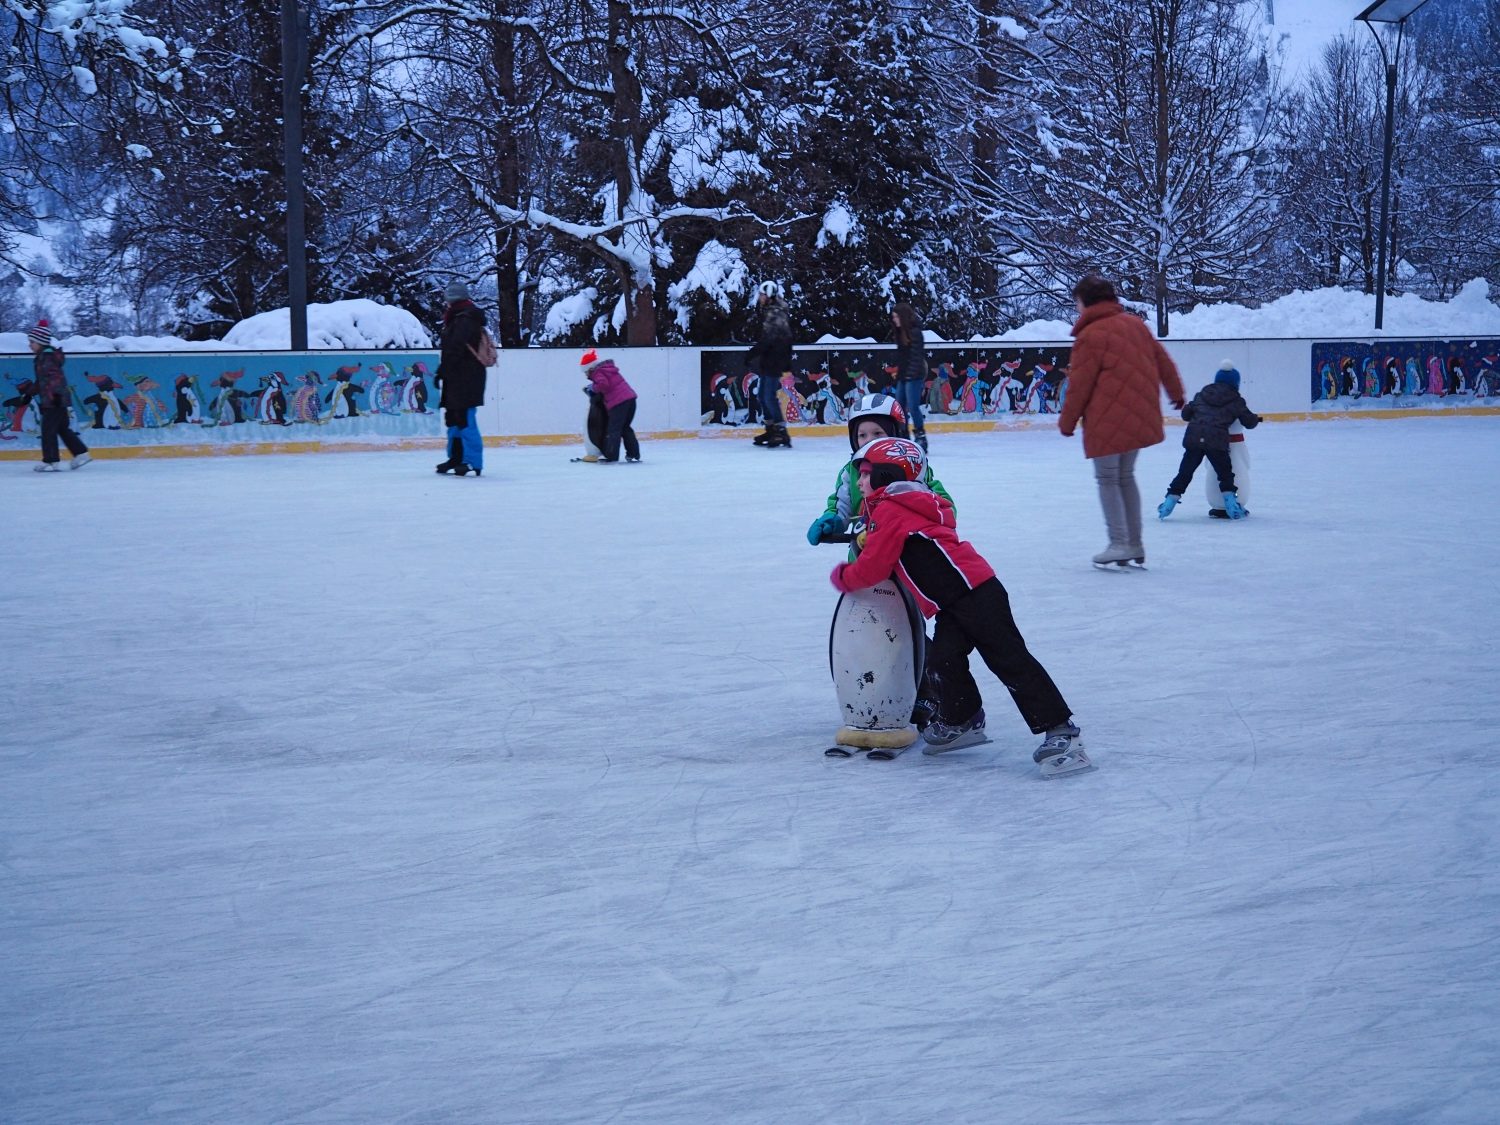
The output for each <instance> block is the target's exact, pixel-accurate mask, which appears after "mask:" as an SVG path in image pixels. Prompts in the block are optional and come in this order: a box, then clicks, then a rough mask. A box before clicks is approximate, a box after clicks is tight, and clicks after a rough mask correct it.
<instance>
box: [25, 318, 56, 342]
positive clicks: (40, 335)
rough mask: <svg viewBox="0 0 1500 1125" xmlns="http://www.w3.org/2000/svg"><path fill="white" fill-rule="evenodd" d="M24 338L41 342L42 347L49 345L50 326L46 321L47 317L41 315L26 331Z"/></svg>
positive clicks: (50, 338) (50, 339)
mask: <svg viewBox="0 0 1500 1125" xmlns="http://www.w3.org/2000/svg"><path fill="white" fill-rule="evenodd" d="M26 338H27V339H28V340H31V341H33V342H35V343H38V344H41V345H42V347H44V348H45V347H50V346H51V344H52V326H51V325H49V324H48V323H47V318H46V317H43V318H42V319H41V320H39V321H37V322H36V327H35V328H33V329H32V330H31V331H30V332H28V333H26Z"/></svg>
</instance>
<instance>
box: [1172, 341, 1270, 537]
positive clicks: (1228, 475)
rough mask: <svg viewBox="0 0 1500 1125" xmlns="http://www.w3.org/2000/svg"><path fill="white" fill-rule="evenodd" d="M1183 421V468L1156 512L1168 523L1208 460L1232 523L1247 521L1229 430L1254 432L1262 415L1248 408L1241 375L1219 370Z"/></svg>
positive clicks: (1229, 369) (1228, 368) (1184, 413)
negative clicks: (1240, 428) (1236, 480)
mask: <svg viewBox="0 0 1500 1125" xmlns="http://www.w3.org/2000/svg"><path fill="white" fill-rule="evenodd" d="M1182 417H1183V420H1184V421H1185V422H1187V424H1188V427H1187V433H1186V434H1184V435H1183V438H1182V448H1183V454H1182V464H1181V465H1179V466H1178V467H1177V475H1176V476H1175V477H1173V478H1172V483H1171V484H1169V485H1167V495H1166V498H1165V499H1164V500H1162V502H1161V504H1160V505H1158V506H1157V509H1156V514H1157V516H1158V517H1160V518H1161V519H1166V518H1167V517H1168V516H1170V515H1171V514H1172V509H1173V508H1175V507H1177V501H1179V500H1181V499H1182V494H1183V493H1184V492H1186V491H1187V486H1188V485H1190V484H1192V483H1193V474H1194V473H1195V472H1197V471H1198V466H1199V465H1201V464H1203V461H1204V458H1207V459H1208V463H1209V464H1210V465H1212V466H1213V468H1214V472H1215V473H1217V474H1218V476H1219V491H1220V492H1221V493H1222V494H1223V496H1224V513H1225V514H1226V515H1227V516H1228V517H1229V518H1230V519H1232V520H1238V519H1244V517H1245V516H1246V515H1248V513H1247V512H1246V511H1245V508H1244V505H1242V504H1241V503H1240V501H1239V497H1238V495H1237V494H1236V490H1235V484H1234V466H1233V465H1232V464H1231V462H1230V460H1229V427H1230V426H1232V425H1233V424H1234V423H1236V422H1238V423H1239V424H1240V425H1242V426H1244V427H1245V428H1246V429H1247V430H1253V429H1255V427H1256V426H1258V425H1260V415H1259V414H1256V413H1255V412H1254V411H1252V410H1251V409H1250V408H1249V407H1248V406H1246V405H1245V400H1244V399H1243V398H1242V397H1241V396H1240V373H1239V372H1238V371H1236V370H1235V369H1234V368H1233V367H1232V366H1230V365H1229V364H1227V363H1226V364H1225V365H1224V366H1223V367H1221V368H1219V371H1218V374H1216V375H1215V376H1214V381H1213V382H1212V383H1210V384H1209V385H1208V386H1206V387H1204V388H1203V389H1202V390H1201V391H1199V392H1198V393H1197V394H1196V395H1194V396H1193V401H1192V402H1190V403H1188V404H1187V405H1186V406H1184V407H1183V408H1182Z"/></svg>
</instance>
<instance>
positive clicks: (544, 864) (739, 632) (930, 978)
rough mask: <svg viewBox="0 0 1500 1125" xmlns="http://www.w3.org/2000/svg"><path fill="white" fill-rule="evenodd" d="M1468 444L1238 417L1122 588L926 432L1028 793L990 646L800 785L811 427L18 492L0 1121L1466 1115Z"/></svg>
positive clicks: (1486, 532)
mask: <svg viewBox="0 0 1500 1125" xmlns="http://www.w3.org/2000/svg"><path fill="white" fill-rule="evenodd" d="M1495 427H1496V421H1495V419H1493V418H1442V419H1415V420H1409V421H1382V422H1373V421H1372V422H1348V421H1342V422H1325V423H1304V424H1300V425H1297V424H1284V425H1267V426H1265V427H1263V428H1261V429H1260V430H1258V431H1256V432H1254V433H1252V434H1251V435H1250V436H1249V440H1250V441H1251V442H1252V443H1253V450H1254V470H1253V471H1254V474H1255V479H1254V493H1255V502H1254V504H1253V505H1252V515H1251V518H1250V519H1248V520H1246V521H1244V522H1242V523H1225V522H1220V521H1210V520H1209V519H1208V518H1207V513H1206V505H1204V503H1203V501H1202V499H1201V493H1200V491H1199V490H1198V488H1197V487H1196V486H1195V488H1194V489H1193V490H1191V491H1190V492H1189V493H1188V497H1187V500H1186V501H1185V502H1184V504H1183V505H1182V507H1180V508H1179V509H1178V511H1177V513H1176V514H1175V515H1174V516H1173V517H1172V518H1171V519H1170V520H1169V521H1167V522H1165V523H1158V522H1157V521H1156V520H1155V519H1154V518H1153V519H1150V520H1149V526H1148V527H1147V529H1146V545H1147V551H1148V553H1149V556H1150V565H1151V569H1150V570H1149V571H1147V572H1145V573H1101V572H1098V571H1096V570H1094V569H1093V568H1091V567H1090V566H1089V564H1088V557H1089V555H1090V554H1092V553H1093V552H1094V551H1096V550H1098V549H1099V548H1100V547H1102V546H1103V542H1104V536H1103V527H1102V520H1101V517H1100V515H1099V512H1098V505H1097V502H1096V500H1095V496H1094V489H1093V482H1092V478H1091V475H1090V472H1089V468H1088V465H1087V463H1086V462H1085V461H1084V460H1083V457H1082V453H1081V450H1080V448H1079V445H1078V443H1077V441H1076V440H1074V441H1067V440H1064V439H1062V438H1061V437H1059V436H1057V435H1056V434H1055V433H1053V432H1050V431H1028V432H1016V433H991V434H963V435H949V434H941V433H934V434H933V438H932V446H933V456H934V463H935V467H936V469H937V471H938V475H939V476H940V478H941V479H942V480H943V481H944V483H945V484H946V485H947V486H948V488H949V489H950V491H951V492H952V494H953V495H954V497H955V499H956V500H957V502H958V506H959V526H960V528H961V529H962V530H963V531H964V533H965V534H966V536H967V537H968V538H970V539H971V540H972V541H973V542H974V543H975V544H976V545H977V546H978V547H979V548H980V550H981V551H983V552H984V553H985V554H986V555H987V556H988V557H989V558H990V560H991V561H992V562H993V563H994V564H995V566H996V568H997V570H998V571H999V573H1000V575H1001V577H1002V579H1003V580H1004V582H1005V583H1006V585H1007V587H1008V588H1009V589H1010V591H1011V595H1012V598H1013V602H1014V606H1015V612H1016V615H1017V618H1018V620H1019V622H1020V624H1021V627H1022V629H1023V631H1024V632H1025V634H1026V637H1027V639H1028V641H1029V642H1030V644H1031V646H1032V648H1033V649H1034V651H1035V652H1036V653H1037V654H1038V655H1039V656H1040V658H1041V659H1042V661H1043V662H1044V663H1045V664H1046V666H1047V667H1048V668H1049V670H1050V671H1051V672H1052V674H1053V676H1054V677H1055V678H1056V680H1057V681H1058V683H1059V685H1060V686H1061V688H1062V690H1063V692H1064V694H1065V695H1066V696H1067V698H1068V699H1069V701H1070V702H1071V703H1072V705H1073V706H1074V708H1075V709H1076V715H1077V719H1078V721H1079V722H1080V723H1081V725H1082V726H1083V728H1084V732H1085V739H1086V741H1087V743H1088V745H1089V748H1090V750H1091V752H1092V754H1093V757H1094V759H1095V761H1096V762H1097V763H1098V765H1099V767H1100V768H1099V770H1098V771H1097V772H1095V773H1091V774H1086V775H1082V776H1075V777H1073V778H1065V779H1061V780H1057V781H1042V780H1040V779H1039V778H1038V777H1037V774H1036V771H1035V767H1034V766H1033V765H1032V763H1031V750H1032V748H1033V746H1034V745H1035V744H1036V742H1037V739H1036V738H1035V737H1034V736H1033V735H1031V734H1030V733H1029V732H1028V731H1027V730H1026V728H1025V726H1024V725H1023V724H1022V722H1021V720H1020V719H1019V717H1018V716H1017V715H1016V713H1015V710H1014V708H1013V707H1012V706H1011V705H1010V703H1009V702H1008V700H1007V698H1006V695H1005V692H1004V690H1003V689H1002V688H1001V687H1000V685H999V684H998V683H997V682H996V681H995V680H994V678H993V677H991V676H990V675H989V674H988V673H987V672H986V671H985V670H984V669H983V668H981V667H978V666H977V663H976V673H977V675H978V678H979V682H980V685H981V687H982V688H983V689H984V691H985V694H986V699H987V709H988V713H989V716H990V730H991V733H992V735H993V737H994V742H993V743H992V744H991V745H988V746H984V747H980V748H976V749H973V750H969V751H965V752H961V753H955V754H952V755H949V756H947V757H943V758H923V757H921V756H920V755H917V754H908V755H907V756H905V757H903V758H901V759H900V760H898V761H896V762H894V763H887V764H879V763H870V762H865V761H861V760H854V761H845V762H836V761H832V760H829V759H826V758H824V756H823V754H822V750H823V748H824V747H825V746H827V745H829V744H830V741H831V736H832V735H833V733H834V730H835V729H836V727H837V725H838V719H839V715H838V711H837V706H836V702H835V697H834V693H833V690H832V686H831V684H830V683H829V680H828V671H827V652H826V644H827V627H828V619H829V615H830V612H831V609H832V606H833V603H834V593H833V591H832V590H831V589H830V587H829V585H828V583H827V581H826V574H827V571H828V570H829V568H830V567H831V566H832V564H833V563H834V562H835V561H836V555H837V551H836V549H835V548H829V547H821V548H813V547H810V546H808V545H807V542H806V540H805V538H804V531H805V528H806V526H807V524H808V522H809V521H810V520H811V519H812V518H813V516H814V515H816V514H817V513H818V511H819V510H820V509H821V506H822V500H823V497H824V496H825V495H826V493H827V492H828V490H829V487H830V485H831V483H832V480H833V477H834V473H835V470H836V469H837V467H838V464H839V461H840V458H841V457H842V456H844V455H846V453H847V446H845V445H842V444H841V443H840V442H839V441H838V440H836V439H832V438H824V439H817V440H799V441H798V442H797V444H796V447H795V448H794V449H792V450H790V451H779V450H778V451H766V450H761V449H753V448H751V447H750V445H749V443H748V441H747V440H700V441H673V442H667V441H662V442H647V444H646V446H645V453H646V461H645V462H644V463H643V464H641V465H617V466H606V467H597V466H592V465H573V464H569V463H568V461H567V455H566V452H567V451H565V450H562V449H560V448H556V447H553V448H525V449H492V450H490V451H488V453H487V457H488V467H487V469H486V473H485V476H484V477H483V478H482V479H480V480H475V479H473V478H469V479H464V480H458V479H454V478H448V477H438V476H436V475H435V474H434V473H433V472H432V471H431V463H432V462H433V461H435V460H436V459H437V454H436V453H432V454H427V453H372V454H336V455H334V454H330V455H322V456H301V457H294V456H282V457H227V456H226V457H220V458H211V459H201V460H99V461H97V462H96V463H95V464H93V465H90V466H88V467H87V468H86V469H84V470H83V471H81V472H76V473H74V472H64V473H61V474H55V475H46V476H40V475H35V474H33V473H31V472H30V471H29V469H30V466H29V465H23V464H17V463H11V464H8V465H5V464H0V505H3V511H4V512H5V513H6V520H5V523H6V535H5V546H4V548H3V562H4V576H5V582H4V593H3V595H0V597H3V611H4V612H3V617H0V620H3V622H4V627H5V629H6V638H5V644H4V648H3V679H0V683H3V687H0V693H3V695H0V701H3V704H4V714H5V716H6V720H5V727H4V735H3V749H0V794H3V797H0V966H3V967H0V1119H3V1120H4V1121H5V1122H7V1123H9V1125H19V1123H23V1122H24V1123H46V1125H55V1123H60V1122H67V1123H77V1122H145V1121H151V1122H215V1123H222V1122H360V1123H368V1122H505V1123H528V1125H529V1123H554V1122H556V1123H562V1122H576V1123H589V1125H596V1123H603V1122H620V1123H623V1122H638V1123H650V1125H677V1123H682V1125H688V1123H692V1125H704V1123H714V1125H740V1123H743V1125H766V1123H788V1125H792V1123H886V1122H929V1121H931V1122H945V1123H958V1122H971V1123H994V1122H1007V1123H1008V1122H1036V1123H1052V1122H1112V1123H1113V1122H1164V1121H1174V1122H1175V1121H1205V1122H1216V1123H1222V1122H1267V1123H1272V1122H1274V1123H1297V1122H1307V1123H1319V1125H1322V1123H1327V1122H1354V1121H1359V1122H1365V1123H1373V1122H1391V1123H1396V1122H1402V1123H1404V1122H1417V1121H1420V1122H1424V1123H1425V1122H1463V1123H1470V1122H1481V1121H1492V1120H1494V1119H1495V1116H1496V1113H1497V1107H1500V987H1497V982H1500V928H1497V924H1496V919H1497V918H1500V874H1497V868H1500V849H1497V846H1496V831H1497V829H1496V826H1497V824H1500V778H1497V772H1496V764H1495V763H1496V751H1495V745H1496V740H1497V733H1500V693H1497V690H1496V679H1497V664H1500V661H1497V657H1496V635H1497V627H1500V598H1497V596H1496V582H1495V573H1496V569H1495V568H1496V557H1497V555H1500V522H1497V521H1496V519H1495V518H1494V508H1493V496H1492V495H1491V494H1492V492H1493V486H1494V482H1495V481H1496V480H1497V479H1500V441H1497V440H1496V434H1497V431H1496V428H1495ZM1180 434H1181V431H1180V430H1175V431H1171V432H1170V433H1169V439H1168V442H1167V443H1166V444H1164V445H1161V446H1157V447H1155V448H1154V449H1151V450H1149V451H1147V452H1146V453H1145V454H1144V455H1143V456H1142V461H1141V467H1140V476H1141V480H1142V485H1143V492H1144V494H1145V498H1146V500H1147V503H1148V505H1149V506H1152V507H1154V504H1155V502H1156V500H1157V499H1158V498H1159V496H1160V494H1161V492H1162V491H1163V490H1164V488H1165V484H1166V481H1167V480H1168V479H1169V477H1170V476H1171V474H1172V471H1173V470H1174V469H1175V466H1176V460H1177V457H1178V454H1179V452H1180V449H1179V446H1178V444H1177V442H1178V438H1179V436H1180ZM1200 471H1207V467H1206V466H1205V467H1204V469H1202V470H1200Z"/></svg>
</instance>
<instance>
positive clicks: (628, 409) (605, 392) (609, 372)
mask: <svg viewBox="0 0 1500 1125" xmlns="http://www.w3.org/2000/svg"><path fill="white" fill-rule="evenodd" d="M578 366H579V367H580V368H582V369H583V373H584V374H585V375H587V376H588V379H589V386H590V387H592V388H593V393H594V394H596V395H598V396H599V399H600V400H601V401H602V402H603V404H604V412H605V413H604V434H603V443H602V444H600V446H599V461H598V463H599V464H601V465H613V464H615V463H617V462H618V461H619V460H620V442H621V441H622V440H623V441H624V443H625V460H627V461H639V460H640V459H641V443H640V442H639V441H637V440H636V436H635V430H634V429H633V428H632V427H631V425H630V423H631V422H632V421H634V419H635V389H634V388H633V387H631V385H630V384H629V383H627V382H626V381H625V376H623V375H621V374H620V369H619V368H618V367H616V366H615V361H614V360H612V359H600V358H599V353H598V352H596V351H594V349H593V348H590V349H589V350H588V351H586V352H584V353H583V358H581V359H580V360H579V361H578ZM591 436H592V435H591Z"/></svg>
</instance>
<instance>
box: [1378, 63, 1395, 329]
mask: <svg viewBox="0 0 1500 1125" xmlns="http://www.w3.org/2000/svg"><path fill="white" fill-rule="evenodd" d="M1397 49H1398V50H1399V47H1398V48H1397ZM1395 121H1396V62H1395V60H1394V59H1390V60H1387V62H1386V64H1385V158H1384V160H1383V162H1382V164H1381V171H1380V246H1379V248H1378V249H1377V252H1376V261H1377V262H1378V265H1376V267H1375V328H1376V330H1377V331H1379V330H1380V328H1381V327H1382V326H1383V325H1384V323H1385V267H1386V247H1387V246H1389V245H1390V233H1389V232H1390V222H1391V155H1392V153H1393V152H1394V150H1395V147H1396V138H1395Z"/></svg>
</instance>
